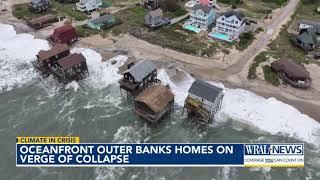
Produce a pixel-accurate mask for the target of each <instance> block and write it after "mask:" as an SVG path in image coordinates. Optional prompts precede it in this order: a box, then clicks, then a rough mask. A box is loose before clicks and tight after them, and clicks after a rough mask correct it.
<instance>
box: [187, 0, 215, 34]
mask: <svg viewBox="0 0 320 180" xmlns="http://www.w3.org/2000/svg"><path fill="white" fill-rule="evenodd" d="M214 19H215V9H214V8H213V7H211V6H208V5H205V4H201V3H198V4H196V5H194V6H193V8H192V12H191V14H190V19H189V20H188V21H187V22H186V23H185V24H184V25H183V28H184V29H187V30H190V31H193V32H196V33H199V32H200V31H206V30H207V29H208V27H209V26H210V25H211V24H212V23H213V21H214Z"/></svg>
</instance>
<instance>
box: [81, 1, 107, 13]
mask: <svg viewBox="0 0 320 180" xmlns="http://www.w3.org/2000/svg"><path fill="white" fill-rule="evenodd" d="M76 7H77V10H78V11H81V12H91V11H94V10H96V9H99V8H100V7H102V0H80V1H79V2H77V3H76Z"/></svg>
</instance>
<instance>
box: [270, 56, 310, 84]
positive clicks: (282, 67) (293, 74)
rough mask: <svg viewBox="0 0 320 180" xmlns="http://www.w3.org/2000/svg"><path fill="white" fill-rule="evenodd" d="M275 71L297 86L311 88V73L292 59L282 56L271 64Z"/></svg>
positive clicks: (283, 78) (284, 79)
mask: <svg viewBox="0 0 320 180" xmlns="http://www.w3.org/2000/svg"><path fill="white" fill-rule="evenodd" d="M271 68H272V70H273V71H275V72H276V73H278V75H279V76H280V78H281V79H282V80H283V81H284V82H286V83H288V84H290V85H291V86H293V87H296V88H309V87H310V85H311V77H310V73H309V72H308V71H307V70H306V68H305V67H304V66H303V65H301V64H298V63H296V62H294V61H293V60H291V59H287V58H282V59H280V60H277V61H275V62H273V63H272V64H271Z"/></svg>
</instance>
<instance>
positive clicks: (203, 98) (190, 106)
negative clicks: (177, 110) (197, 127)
mask: <svg viewBox="0 0 320 180" xmlns="http://www.w3.org/2000/svg"><path fill="white" fill-rule="evenodd" d="M188 92H189V95H188V97H187V98H186V100H185V104H184V108H183V111H185V110H187V113H188V117H190V118H192V119H198V120H201V121H204V122H209V121H210V120H212V119H213V117H214V115H215V114H216V113H217V112H218V111H219V110H220V108H221V104H222V100H223V96H224V90H223V89H222V88H219V87H217V86H215V85H212V84H209V83H207V82H204V81H201V80H196V81H194V82H193V83H192V85H191V87H190V89H189V91H188Z"/></svg>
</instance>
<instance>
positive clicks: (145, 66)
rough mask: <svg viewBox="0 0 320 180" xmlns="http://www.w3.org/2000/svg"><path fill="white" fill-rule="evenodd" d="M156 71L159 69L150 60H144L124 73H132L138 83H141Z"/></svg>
mask: <svg viewBox="0 0 320 180" xmlns="http://www.w3.org/2000/svg"><path fill="white" fill-rule="evenodd" d="M155 70H157V68H156V66H155V65H154V64H153V63H152V62H151V61H150V60H143V61H140V62H138V63H137V64H135V65H134V66H132V67H131V68H130V69H128V70H126V71H124V72H123V74H125V73H130V74H131V76H132V77H133V78H134V79H135V80H136V81H137V82H141V81H142V80H143V79H144V78H145V77H147V76H148V75H149V74H151V73H152V72H153V71H155Z"/></svg>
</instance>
